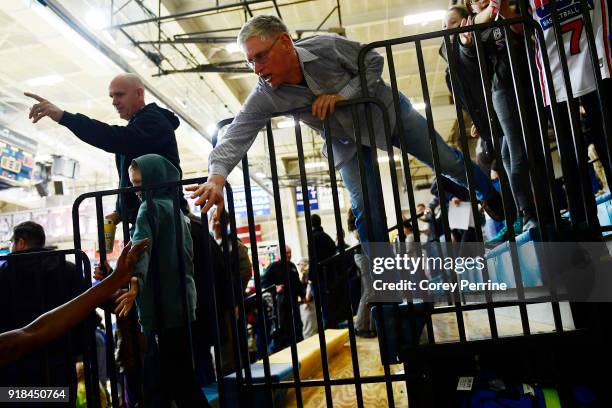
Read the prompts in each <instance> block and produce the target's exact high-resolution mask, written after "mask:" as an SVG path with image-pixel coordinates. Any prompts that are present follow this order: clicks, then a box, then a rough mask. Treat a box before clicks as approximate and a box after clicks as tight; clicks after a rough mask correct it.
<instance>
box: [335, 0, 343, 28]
mask: <svg viewBox="0 0 612 408" xmlns="http://www.w3.org/2000/svg"><path fill="white" fill-rule="evenodd" d="M336 8H337V9H338V24H339V25H340V27H342V12H341V11H340V0H336Z"/></svg>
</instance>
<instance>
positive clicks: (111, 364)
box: [96, 196, 119, 408]
mask: <svg viewBox="0 0 612 408" xmlns="http://www.w3.org/2000/svg"><path fill="white" fill-rule="evenodd" d="M96 219H97V225H98V249H99V250H100V264H101V265H106V241H105V239H104V214H103V208H102V196H97V197H96ZM104 323H105V324H104V327H105V329H106V368H107V370H108V371H110V373H109V377H110V381H111V398H112V403H113V408H118V407H119V393H118V391H117V365H116V364H115V352H114V351H115V341H114V338H113V326H112V320H111V314H110V312H109V311H108V310H105V311H104Z"/></svg>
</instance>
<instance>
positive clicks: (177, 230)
mask: <svg viewBox="0 0 612 408" xmlns="http://www.w3.org/2000/svg"><path fill="white" fill-rule="evenodd" d="M168 189H169V190H171V191H172V210H173V215H174V216H173V220H174V234H175V240H176V254H177V256H178V271H177V273H178V275H179V276H178V278H179V284H180V287H181V303H182V306H183V307H182V309H183V324H184V325H185V334H186V335H187V347H188V348H189V355H190V356H191V370H192V371H193V373H195V365H194V356H193V338H192V333H191V319H190V317H189V304H188V301H187V277H186V276H185V275H186V273H187V263H186V261H185V240H184V237H183V231H184V230H185V229H186V228H187V225H185V219H184V218H183V212H182V211H181V204H180V201H179V200H180V198H179V197H180V196H181V195H182V191H183V190H182V188H181V186H176V187H168Z"/></svg>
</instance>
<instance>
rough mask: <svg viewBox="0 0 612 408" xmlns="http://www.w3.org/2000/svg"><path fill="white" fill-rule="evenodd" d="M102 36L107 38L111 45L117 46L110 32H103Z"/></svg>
mask: <svg viewBox="0 0 612 408" xmlns="http://www.w3.org/2000/svg"><path fill="white" fill-rule="evenodd" d="M102 35H103V36H104V38H106V40H107V41H108V42H109V43H110V44H115V39H114V38H113V36H112V35H111V33H109V32H108V31H102Z"/></svg>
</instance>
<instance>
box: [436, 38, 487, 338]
mask: <svg viewBox="0 0 612 408" xmlns="http://www.w3.org/2000/svg"><path fill="white" fill-rule="evenodd" d="M455 41H458V35H457V37H455ZM444 46H445V48H446V55H447V57H448V58H447V59H448V71H449V75H450V83H451V90H452V93H453V100H454V101H455V113H456V115H457V120H458V121H459V133H460V136H461V137H460V141H461V149H462V151H463V157H464V159H465V160H464V164H465V170H466V173H467V180H468V191H469V194H470V202H471V205H472V215H473V217H474V230H475V232H476V239H477V240H478V241H479V242H482V240H483V238H482V225H481V223H480V213H479V212H478V206H477V204H476V203H477V201H478V200H477V198H476V189H475V187H474V186H475V183H474V174H473V169H472V166H471V162H472V161H471V159H470V147H469V145H468V141H467V135H466V134H465V122H464V120H463V109H462V104H461V98H460V97H459V90H458V86H457V84H458V78H457V69H456V67H455V58H454V57H455V50H454V48H453V47H454V44H453V43H452V41H451V40H450V38H449V36H448V35H445V36H444ZM483 255H484V254H483ZM482 279H483V281H485V282H487V281H488V280H489V267H488V265H487V262H485V263H484V268H483V270H482ZM485 301H486V303H487V316H488V318H489V329H490V331H491V337H492V338H494V339H496V338H498V331H497V319H496V317H495V308H494V307H493V298H492V296H491V291H490V290H488V289H485Z"/></svg>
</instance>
